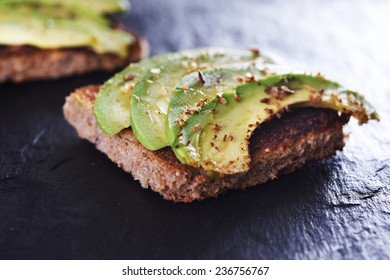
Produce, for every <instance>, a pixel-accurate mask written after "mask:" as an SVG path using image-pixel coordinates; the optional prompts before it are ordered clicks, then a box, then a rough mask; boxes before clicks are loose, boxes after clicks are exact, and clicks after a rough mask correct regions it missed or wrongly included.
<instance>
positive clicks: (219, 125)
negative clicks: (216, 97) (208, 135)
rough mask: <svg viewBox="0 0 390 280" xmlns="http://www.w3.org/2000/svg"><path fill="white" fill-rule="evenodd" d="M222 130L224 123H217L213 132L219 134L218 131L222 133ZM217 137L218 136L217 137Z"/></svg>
mask: <svg viewBox="0 0 390 280" xmlns="http://www.w3.org/2000/svg"><path fill="white" fill-rule="evenodd" d="M221 129H222V123H220V122H217V123H215V124H213V130H214V131H215V132H218V131H220V130H221ZM215 136H216V135H215Z"/></svg>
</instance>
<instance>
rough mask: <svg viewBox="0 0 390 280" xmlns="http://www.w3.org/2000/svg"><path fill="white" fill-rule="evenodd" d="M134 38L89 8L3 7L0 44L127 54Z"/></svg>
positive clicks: (50, 6) (1, 6)
mask: <svg viewBox="0 0 390 280" xmlns="http://www.w3.org/2000/svg"><path fill="white" fill-rule="evenodd" d="M133 41H134V37H133V36H132V35H131V34H129V33H127V32H125V31H123V30H119V29H113V28H112V27H111V23H110V21H109V20H108V19H106V18H105V17H103V16H102V15H99V14H97V13H93V12H90V11H87V10H86V9H67V8H65V7H62V6H58V5H49V4H47V5H46V4H36V3H33V2H31V3H27V4H15V3H8V4H7V3H5V4H1V5H0V44H3V45H31V46H35V47H39V48H68V47H89V48H92V49H93V50H94V51H95V52H97V53H114V54H117V55H119V56H121V57H126V56H127V55H128V50H129V45H130V44H131V43H132V42H133Z"/></svg>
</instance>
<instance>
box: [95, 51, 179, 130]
mask: <svg viewBox="0 0 390 280" xmlns="http://www.w3.org/2000/svg"><path fill="white" fill-rule="evenodd" d="M177 55H178V54H173V53H167V54H163V55H159V56H155V57H153V58H151V59H145V60H143V61H141V62H140V63H133V64H130V65H129V66H128V67H126V68H125V69H123V70H122V71H121V72H119V73H118V74H116V75H115V76H114V77H112V78H111V79H109V80H108V81H107V82H105V83H104V84H103V86H102V88H101V89H100V91H99V94H98V95H97V97H96V101H95V106H94V111H95V116H96V120H97V123H98V125H99V127H100V129H101V130H102V131H104V132H105V133H106V134H109V135H114V134H116V133H118V132H120V131H121V130H122V129H124V128H127V127H129V126H130V97H131V94H132V91H133V88H134V85H135V84H136V83H137V82H138V80H139V77H140V76H142V75H143V74H144V73H145V72H146V71H149V70H150V69H152V68H153V67H155V66H156V65H159V64H161V63H163V62H164V61H166V60H168V59H173V58H174V57H176V56H177Z"/></svg>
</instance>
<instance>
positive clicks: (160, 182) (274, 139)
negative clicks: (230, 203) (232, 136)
mask: <svg viewBox="0 0 390 280" xmlns="http://www.w3.org/2000/svg"><path fill="white" fill-rule="evenodd" d="M99 88H100V87H99V86H97V85H96V86H87V87H83V88H80V89H77V90H76V91H75V92H73V93H72V94H70V96H68V97H67V98H66V103H65V105H64V108H63V110H64V115H65V118H66V120H67V121H68V122H69V123H70V124H71V125H72V126H74V127H75V128H76V130H77V132H78V134H79V136H80V137H81V138H83V139H87V140H88V141H90V142H92V143H94V144H95V145H96V147H97V148H98V149H99V150H100V151H102V152H103V153H105V154H106V155H107V156H108V157H109V158H110V159H111V160H112V161H113V162H115V163H116V164H117V165H118V166H119V167H121V168H122V169H123V170H125V171H126V172H129V173H131V174H132V175H133V177H134V178H135V179H137V180H139V181H140V183H141V186H142V187H144V188H148V186H150V187H151V189H152V190H154V191H156V192H158V193H160V194H161V195H162V196H163V197H164V198H165V199H168V200H173V201H175V202H191V201H194V200H202V199H205V198H208V197H217V196H218V195H219V194H221V193H223V192H225V191H226V190H229V189H245V188H247V187H250V186H255V185H258V184H261V183H264V182H266V181H268V180H272V179H275V178H277V177H278V176H279V175H282V174H286V173H290V172H293V171H295V170H296V169H298V168H300V167H302V166H303V165H304V164H305V163H307V162H310V161H314V160H320V159H322V158H325V157H329V156H332V155H334V154H335V152H336V150H341V149H342V148H343V146H344V135H343V131H342V128H343V125H344V124H345V123H346V122H347V121H348V117H347V116H344V115H342V116H339V115H338V114H337V112H335V111H332V110H329V109H319V108H300V109H294V110H292V111H290V112H286V113H284V114H283V115H282V117H281V118H279V119H278V118H274V119H272V120H270V121H268V122H266V123H264V124H262V125H261V126H260V128H258V129H257V130H256V132H255V133H254V135H253V136H252V138H251V143H250V153H251V168H250V170H249V171H248V172H246V173H240V174H234V175H221V174H220V175H217V176H215V177H214V178H210V177H208V176H207V174H206V172H205V171H204V170H202V169H197V168H193V167H190V166H187V165H184V164H181V163H180V162H179V161H178V160H177V159H176V157H175V155H174V154H173V152H172V150H171V149H170V148H169V147H167V148H164V149H161V150H158V151H155V152H153V151H149V150H147V149H146V148H144V147H143V146H142V145H141V144H140V143H139V142H138V140H137V139H136V137H135V136H134V134H133V132H132V131H131V129H125V130H123V131H121V132H120V133H119V134H117V135H115V136H108V135H106V134H104V133H103V132H102V131H101V130H100V128H99V127H98V125H97V123H96V120H95V116H94V112H93V106H94V101H95V97H96V94H97V93H98V91H99Z"/></svg>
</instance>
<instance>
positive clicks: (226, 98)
mask: <svg viewBox="0 0 390 280" xmlns="http://www.w3.org/2000/svg"><path fill="white" fill-rule="evenodd" d="M289 106H314V107H324V108H330V109H333V110H336V111H339V112H342V113H347V114H351V115H352V116H354V117H355V118H357V119H358V121H359V122H360V123H365V122H367V121H368V119H378V118H379V117H378V115H377V114H376V112H375V111H374V109H373V108H372V107H371V106H370V105H369V104H368V103H367V102H366V101H365V100H364V99H363V98H362V97H361V96H360V95H358V94H357V93H355V92H352V91H348V90H345V89H343V88H341V87H340V86H339V84H337V83H335V82H332V81H329V80H326V79H324V78H322V77H319V76H311V75H307V74H285V75H277V76H273V77H269V78H264V79H260V80H258V81H257V82H250V83H247V84H244V85H241V86H239V87H237V89H236V90H231V91H227V92H225V93H224V94H222V95H221V96H218V97H216V98H215V99H213V100H212V101H210V102H209V103H208V104H207V105H205V106H204V107H203V108H202V109H201V110H200V111H199V112H198V113H193V114H192V115H190V116H189V118H188V119H187V121H186V123H185V124H184V126H183V128H182V130H181V131H180V133H179V134H178V135H177V139H176V141H175V142H174V143H173V145H172V149H173V151H174V152H175V154H176V156H177V158H178V159H179V160H180V161H181V162H183V163H186V164H189V165H192V166H196V167H202V168H203V169H205V170H207V171H215V172H219V173H223V174H234V173H240V172H246V171H247V170H248V169H249V163H250V155H249V139H250V136H251V135H252V133H253V131H254V130H255V129H256V128H257V127H258V126H259V125H260V124H261V123H263V122H264V121H266V120H268V119H270V118H271V117H273V116H275V115H277V114H280V113H282V112H283V110H285V109H286V108H288V107H289Z"/></svg>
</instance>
